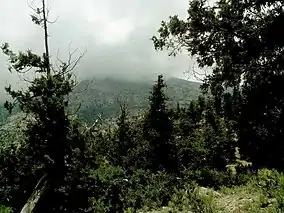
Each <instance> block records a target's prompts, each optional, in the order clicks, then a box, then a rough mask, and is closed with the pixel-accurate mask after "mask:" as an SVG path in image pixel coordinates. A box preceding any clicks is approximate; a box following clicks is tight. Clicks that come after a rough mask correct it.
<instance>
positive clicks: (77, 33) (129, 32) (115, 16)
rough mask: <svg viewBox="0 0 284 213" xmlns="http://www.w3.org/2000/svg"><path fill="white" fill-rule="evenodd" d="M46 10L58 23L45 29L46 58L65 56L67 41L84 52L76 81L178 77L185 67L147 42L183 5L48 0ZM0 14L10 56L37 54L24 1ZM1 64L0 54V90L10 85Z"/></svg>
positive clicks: (38, 33)
mask: <svg viewBox="0 0 284 213" xmlns="http://www.w3.org/2000/svg"><path fill="white" fill-rule="evenodd" d="M29 1H31V0H29ZM36 1H40V0H36ZM48 4H49V6H50V8H51V12H50V18H51V19H52V20H54V19H56V17H58V20H57V22H56V23H55V24H52V25H50V26H49V30H50V31H49V34H50V35H51V37H50V47H51V52H52V55H53V56H56V52H57V50H58V49H60V56H62V57H63V56H66V54H67V52H68V45H69V43H70V41H72V47H73V48H76V47H78V48H79V49H80V50H82V51H83V50H84V49H85V48H87V49H88V52H87V55H86V56H85V57H84V59H83V60H82V61H81V63H80V66H79V67H78V69H77V70H78V73H79V75H80V76H85V77H86V76H94V75H96V74H98V73H108V74H112V75H122V74H124V75H132V76H139V75H140V74H141V73H143V75H146V74H147V73H149V75H150V74H151V73H170V74H172V75H175V76H182V72H183V71H184V70H186V69H187V68H188V66H189V64H190V60H189V59H188V57H187V56H180V57H178V58H176V59H171V60H169V58H168V56H167V53H165V52H164V53H161V52H156V51H155V50H154V48H153V44H152V42H151V41H150V37H151V36H152V35H154V34H156V32H157V29H158V28H159V26H160V23H161V21H162V20H167V19H168V17H169V16H170V15H174V14H178V15H180V16H181V17H183V18H184V17H186V13H187V5H188V0H178V1H177V0H154V1H153V0H143V1H142V0H81V1H79V0H59V1H58V0H48ZM0 8H1V12H0V26H1V29H0V43H2V42H5V41H7V42H9V43H10V44H11V47H12V48H13V49H14V50H26V49H28V48H31V49H32V50H34V51H36V52H42V51H43V47H44V46H43V40H42V39H43V33H42V30H41V29H40V28H39V27H38V26H35V25H34V24H33V23H32V22H31V19H30V16H29V14H31V9H30V8H29V7H28V5H27V3H26V1H24V0H21V1H19V0H0ZM64 58H66V57H63V59H64ZM5 60H6V58H5V57H4V56H3V54H0V87H1V86H2V85H5V84H6V80H8V81H9V82H11V81H12V80H13V79H15V78H14V77H11V75H10V74H8V71H6V70H7V66H6V64H7V63H6V61H5ZM17 81H18V80H14V82H17ZM1 90H2V89H1V88H0V94H1Z"/></svg>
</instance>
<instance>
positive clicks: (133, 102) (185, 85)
mask: <svg viewBox="0 0 284 213" xmlns="http://www.w3.org/2000/svg"><path fill="white" fill-rule="evenodd" d="M154 83H155V82H150V81H147V82H146V81H135V82H134V81H127V80H118V79H114V78H104V79H99V80H84V81H82V82H80V83H79V84H78V86H77V87H76V89H75V92H74V94H73V95H72V97H71V105H72V106H73V108H76V106H79V104H80V105H81V107H80V109H79V111H78V114H79V115H80V116H81V117H82V118H83V119H84V120H86V121H87V122H92V121H93V120H94V119H95V117H96V115H98V114H101V115H102V116H103V117H104V118H109V117H114V116H115V115H116V114H117V112H118V111H119V101H124V102H126V103H127V105H128V108H129V110H130V111H131V112H136V111H139V110H143V109H146V108H147V106H148V96H149V93H150V91H151V88H152V86H153V84H154ZM166 84H167V89H166V91H165V92H166V94H167V96H168V97H169V101H168V102H169V104H176V103H177V102H179V103H180V104H181V105H182V104H184V103H186V102H188V101H189V100H192V99H195V98H196V97H197V96H198V94H199V86H200V84H199V83H197V82H190V81H186V80H182V79H178V78H169V79H168V80H166Z"/></svg>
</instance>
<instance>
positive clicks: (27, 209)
mask: <svg viewBox="0 0 284 213" xmlns="http://www.w3.org/2000/svg"><path fill="white" fill-rule="evenodd" d="M48 185H49V184H48V180H47V179H46V175H44V176H43V177H42V178H41V179H40V180H39V181H38V183H37V185H36V187H35V189H34V191H33V193H32V194H31V196H30V197H29V199H28V201H27V202H26V204H25V205H24V207H23V208H22V210H21V212H20V213H32V212H34V209H35V207H36V205H37V203H38V201H39V199H40V197H41V196H42V195H43V194H44V193H45V192H46V191H47V189H48Z"/></svg>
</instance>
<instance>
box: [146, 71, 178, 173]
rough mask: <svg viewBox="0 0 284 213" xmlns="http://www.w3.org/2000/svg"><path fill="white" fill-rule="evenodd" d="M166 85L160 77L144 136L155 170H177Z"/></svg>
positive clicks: (152, 95)
mask: <svg viewBox="0 0 284 213" xmlns="http://www.w3.org/2000/svg"><path fill="white" fill-rule="evenodd" d="M165 87H166V84H165V82H164V80H163V76H162V75H159V76H158V80H157V82H156V84H155V85H154V86H153V90H152V92H151V94H150V96H149V111H148V113H147V114H146V117H145V122H144V130H143V132H144V133H143V135H144V138H145V139H146V141H148V142H149V149H150V150H149V164H150V168H151V169H153V170H156V171H157V170H166V171H168V172H175V171H176V170H177V164H176V156H175V147H174V144H173V143H172V132H173V125H172V121H171V120H170V118H169V115H168V110H167V107H166V101H167V99H168V98H167V97H166V95H165V93H164V91H163V89H164V88H165Z"/></svg>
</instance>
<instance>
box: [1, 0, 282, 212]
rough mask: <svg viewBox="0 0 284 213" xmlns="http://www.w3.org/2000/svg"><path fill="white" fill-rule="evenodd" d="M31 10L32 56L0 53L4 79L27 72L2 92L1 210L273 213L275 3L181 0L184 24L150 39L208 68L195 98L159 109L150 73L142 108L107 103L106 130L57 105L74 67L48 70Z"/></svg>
mask: <svg viewBox="0 0 284 213" xmlns="http://www.w3.org/2000/svg"><path fill="white" fill-rule="evenodd" d="M34 12H35V15H32V20H33V22H35V24H38V25H40V26H42V27H43V29H44V34H45V37H44V41H45V51H44V54H43V56H39V55H36V54H34V53H32V52H31V51H27V52H25V53H23V52H20V53H14V52H12V51H11V50H10V48H9V45H8V44H7V43H5V44H4V45H3V46H2V50H3V52H4V54H6V55H7V56H8V58H9V62H10V64H11V66H10V67H9V68H10V70H11V71H14V72H17V73H18V74H21V73H23V72H26V71H27V70H29V71H32V70H34V71H35V72H37V74H38V75H37V77H36V78H35V79H34V80H33V81H31V82H29V86H28V88H27V89H26V90H20V91H14V90H13V89H12V88H11V87H7V88H6V91H7V93H8V94H9V95H10V96H11V97H12V98H13V100H14V102H12V103H10V102H6V103H5V108H6V109H7V110H8V111H9V112H11V111H12V109H13V107H14V105H15V104H16V105H17V106H18V107H19V108H20V111H21V113H19V114H17V115H16V116H14V117H12V118H11V117H10V118H9V119H8V120H7V121H6V122H5V123H4V125H2V126H1V129H0V131H1V135H0V136H1V137H0V141H1V151H0V162H1V164H0V202H1V205H2V207H1V208H0V210H1V211H3V212H11V211H13V212H138V211H141V212H146V211H151V210H152V209H156V210H159V211H161V212H183V211H185V212H220V211H221V212H236V211H238V212H282V211H283V210H284V199H283V197H284V191H283V187H284V175H283V174H282V172H283V169H284V168H283V159H284V154H283V151H282V150H283V146H284V145H283V141H282V140H283V134H284V133H283V132H284V130H283V127H284V125H283V124H284V113H283V109H284V105H283V102H284V99H283V98H284V97H283V94H282V90H281V88H282V85H283V83H282V80H283V66H284V63H283V50H284V48H283V46H284V43H283V41H284V34H283V32H282V31H279V29H281V25H282V24H281V23H283V21H284V4H283V2H282V1H277V0H273V1H268V0H262V1H253V0H246V1H241V0H218V1H217V2H216V3H215V4H214V6H212V5H207V1H203V0H191V1H190V2H189V8H188V18H187V19H186V20H180V19H179V18H178V17H177V16H172V17H170V20H169V21H168V22H162V25H161V28H160V29H159V31H158V35H157V36H154V37H153V38H152V40H153V43H154V46H155V48H156V49H157V50H163V49H168V50H169V51H170V54H173V55H175V54H177V53H178V51H179V50H184V51H187V52H188V53H189V54H190V55H192V56H194V57H195V58H196V59H197V62H198V65H199V66H200V67H201V68H202V67H206V66H207V67H211V68H212V70H213V72H212V73H211V74H208V75H206V78H205V79H204V82H203V84H202V85H201V90H202V91H203V94H201V95H199V96H198V97H196V99H194V100H189V101H188V103H187V102H185V101H184V102H183V103H182V104H179V103H176V104H170V102H169V101H168V95H167V92H166V91H167V84H166V83H165V81H164V79H163V76H162V75H159V76H158V79H157V81H156V83H155V84H154V85H153V87H152V89H151V91H150V93H149V95H148V102H147V103H148V108H147V110H146V111H145V112H141V113H136V114H131V113H129V109H128V107H127V104H126V102H125V101H119V102H118V107H119V108H120V113H119V115H118V116H117V118H116V122H115V123H113V122H105V123H99V122H97V121H95V122H94V123H93V125H91V126H88V125H85V124H84V123H83V122H82V121H81V120H79V119H78V118H77V116H76V112H73V113H70V108H69V97H70V95H71V94H72V92H73V91H74V90H75V88H76V82H75V81H74V80H73V78H72V70H73V68H74V66H75V65H76V64H77V63H78V60H75V61H72V60H71V59H70V60H68V62H67V63H64V62H62V63H61V65H60V66H59V67H57V68H55V67H54V66H53V65H52V64H51V63H50V59H49V57H50V56H49V48H48V37H47V35H48V34H47V32H48V30H47V25H48V23H49V22H48V19H47V17H46V13H47V11H46V7H45V1H44V0H42V6H40V7H39V8H35V11H34ZM71 56H72V55H70V58H71ZM79 59H80V58H79ZM92 97H94V98H95V97H96V96H95V95H94V96H92ZM94 110H95V109H94ZM94 114H95V112H94ZM88 116H90V114H88ZM94 119H95V118H94ZM200 186H201V187H200ZM204 187H206V188H204ZM208 188H212V189H210V190H209V189H208ZM248 194H251V195H250V196H249V197H248ZM230 205H231V206H230ZM165 206H167V208H162V207H165Z"/></svg>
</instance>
